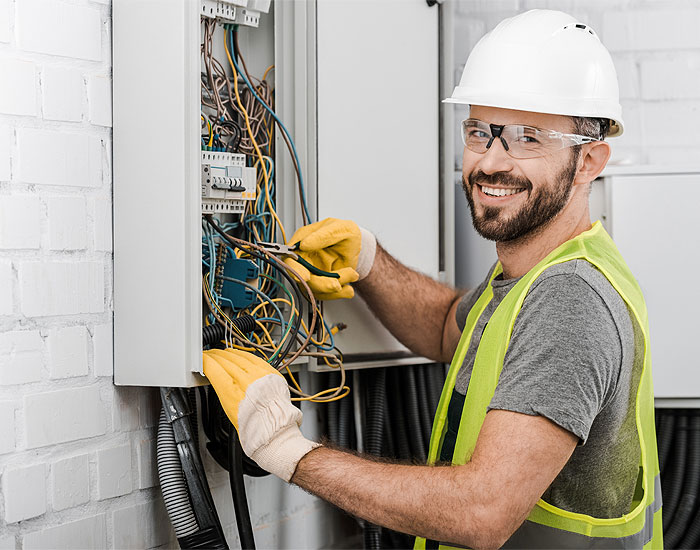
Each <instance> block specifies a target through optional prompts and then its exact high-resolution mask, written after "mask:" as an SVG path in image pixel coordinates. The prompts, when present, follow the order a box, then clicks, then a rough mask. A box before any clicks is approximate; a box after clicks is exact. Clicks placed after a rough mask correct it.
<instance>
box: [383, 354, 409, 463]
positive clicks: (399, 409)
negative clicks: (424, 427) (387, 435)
mask: <svg viewBox="0 0 700 550" xmlns="http://www.w3.org/2000/svg"><path fill="white" fill-rule="evenodd" d="M404 368H405V367H393V368H391V369H390V370H389V373H388V374H389V396H390V408H391V410H392V411H394V412H392V419H393V420H394V424H393V425H394V436H395V440H394V447H395V448H396V458H399V459H402V460H408V459H410V458H411V447H410V446H409V444H408V432H407V430H406V419H405V418H404V414H405V413H404V406H403V396H402V388H401V374H400V373H399V370H400V369H404Z"/></svg>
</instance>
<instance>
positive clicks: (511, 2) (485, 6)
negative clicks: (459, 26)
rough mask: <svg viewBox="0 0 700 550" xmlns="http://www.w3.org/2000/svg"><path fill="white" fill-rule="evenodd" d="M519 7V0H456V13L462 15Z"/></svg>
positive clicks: (511, 9)
mask: <svg viewBox="0 0 700 550" xmlns="http://www.w3.org/2000/svg"><path fill="white" fill-rule="evenodd" d="M519 8H520V0H462V1H460V2H457V13H459V14H463V15H474V14H475V13H478V14H482V13H486V12H494V11H512V12H513V15H515V12H517V11H518V9H519Z"/></svg>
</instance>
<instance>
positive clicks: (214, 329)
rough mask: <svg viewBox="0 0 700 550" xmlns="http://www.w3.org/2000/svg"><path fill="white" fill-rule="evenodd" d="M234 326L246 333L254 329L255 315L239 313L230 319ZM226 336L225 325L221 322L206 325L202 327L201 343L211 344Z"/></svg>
mask: <svg viewBox="0 0 700 550" xmlns="http://www.w3.org/2000/svg"><path fill="white" fill-rule="evenodd" d="M231 321H232V324H233V326H234V327H236V328H237V329H239V330H240V331H241V332H242V333H243V334H248V333H249V332H253V331H254V330H255V317H253V316H252V315H241V316H240V317H236V318H235V319H231ZM224 338H226V327H225V326H224V325H222V324H221V323H216V324H214V325H207V326H205V327H202V344H203V345H205V346H211V345H214V344H216V343H217V342H220V341H221V340H223V339H224Z"/></svg>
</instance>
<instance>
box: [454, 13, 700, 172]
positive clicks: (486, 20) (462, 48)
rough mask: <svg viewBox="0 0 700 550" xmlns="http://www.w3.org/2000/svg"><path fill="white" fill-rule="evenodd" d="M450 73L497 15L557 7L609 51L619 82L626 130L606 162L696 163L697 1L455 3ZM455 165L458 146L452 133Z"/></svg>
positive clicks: (699, 106)
mask: <svg viewBox="0 0 700 550" xmlns="http://www.w3.org/2000/svg"><path fill="white" fill-rule="evenodd" d="M456 2H457V9H456V10H455V12H456V13H455V15H456V21H455V50H454V56H455V73H456V78H457V79H458V78H459V76H460V75H461V69H462V67H463V65H464V62H465V61H466V58H467V55H468V53H469V51H470V50H471V48H472V47H473V44H475V43H476V41H477V40H478V39H479V38H480V36H481V35H482V34H483V33H485V32H487V31H489V30H491V29H492V28H493V27H494V26H495V25H496V24H497V23H498V22H499V21H500V20H501V19H502V18H504V17H510V16H512V15H515V14H516V13H519V12H521V11H524V10H528V9H533V8H547V9H560V10H563V11H567V12H569V13H571V14H572V15H574V16H576V17H578V18H580V19H581V20H583V21H584V22H586V23H588V24H590V25H591V26H592V27H593V28H594V29H595V30H596V31H597V32H598V34H599V36H600V38H601V40H602V41H603V43H604V44H605V45H606V46H607V48H608V49H609V50H610V52H611V54H612V57H613V61H614V63H615V67H616V69H617V73H618V80H619V82H620V97H621V102H622V116H623V118H624V121H625V134H624V135H623V136H622V137H620V138H614V139H611V140H610V143H611V145H612V148H613V156H612V159H611V161H612V162H618V163H619V162H624V163H633V164H685V165H688V164H692V163H695V165H696V166H697V163H698V160H697V159H698V146H699V145H700V141H699V138H698V135H700V134H699V133H698V132H696V131H695V128H697V124H698V121H700V33H698V31H697V29H698V25H700V4H698V3H697V2H688V1H686V0H666V1H664V2H652V1H648V0H498V1H485V0H484V1H481V0H479V1H474V0H456ZM455 144H456V153H457V155H456V158H455V166H456V168H461V151H462V144H461V140H460V139H459V135H458V133H457V130H455Z"/></svg>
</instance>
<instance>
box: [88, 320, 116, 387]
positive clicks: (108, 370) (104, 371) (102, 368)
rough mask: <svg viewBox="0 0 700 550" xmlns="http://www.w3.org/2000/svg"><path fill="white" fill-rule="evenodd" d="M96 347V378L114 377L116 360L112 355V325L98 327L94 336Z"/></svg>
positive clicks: (93, 340) (93, 342)
mask: <svg viewBox="0 0 700 550" xmlns="http://www.w3.org/2000/svg"><path fill="white" fill-rule="evenodd" d="M92 344H93V346H94V360H95V366H94V368H95V376H112V375H113V374H114V359H113V353H112V349H113V348H112V346H113V338H112V323H109V324H106V325H97V326H96V327H95V330H94V331H93V334H92Z"/></svg>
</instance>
